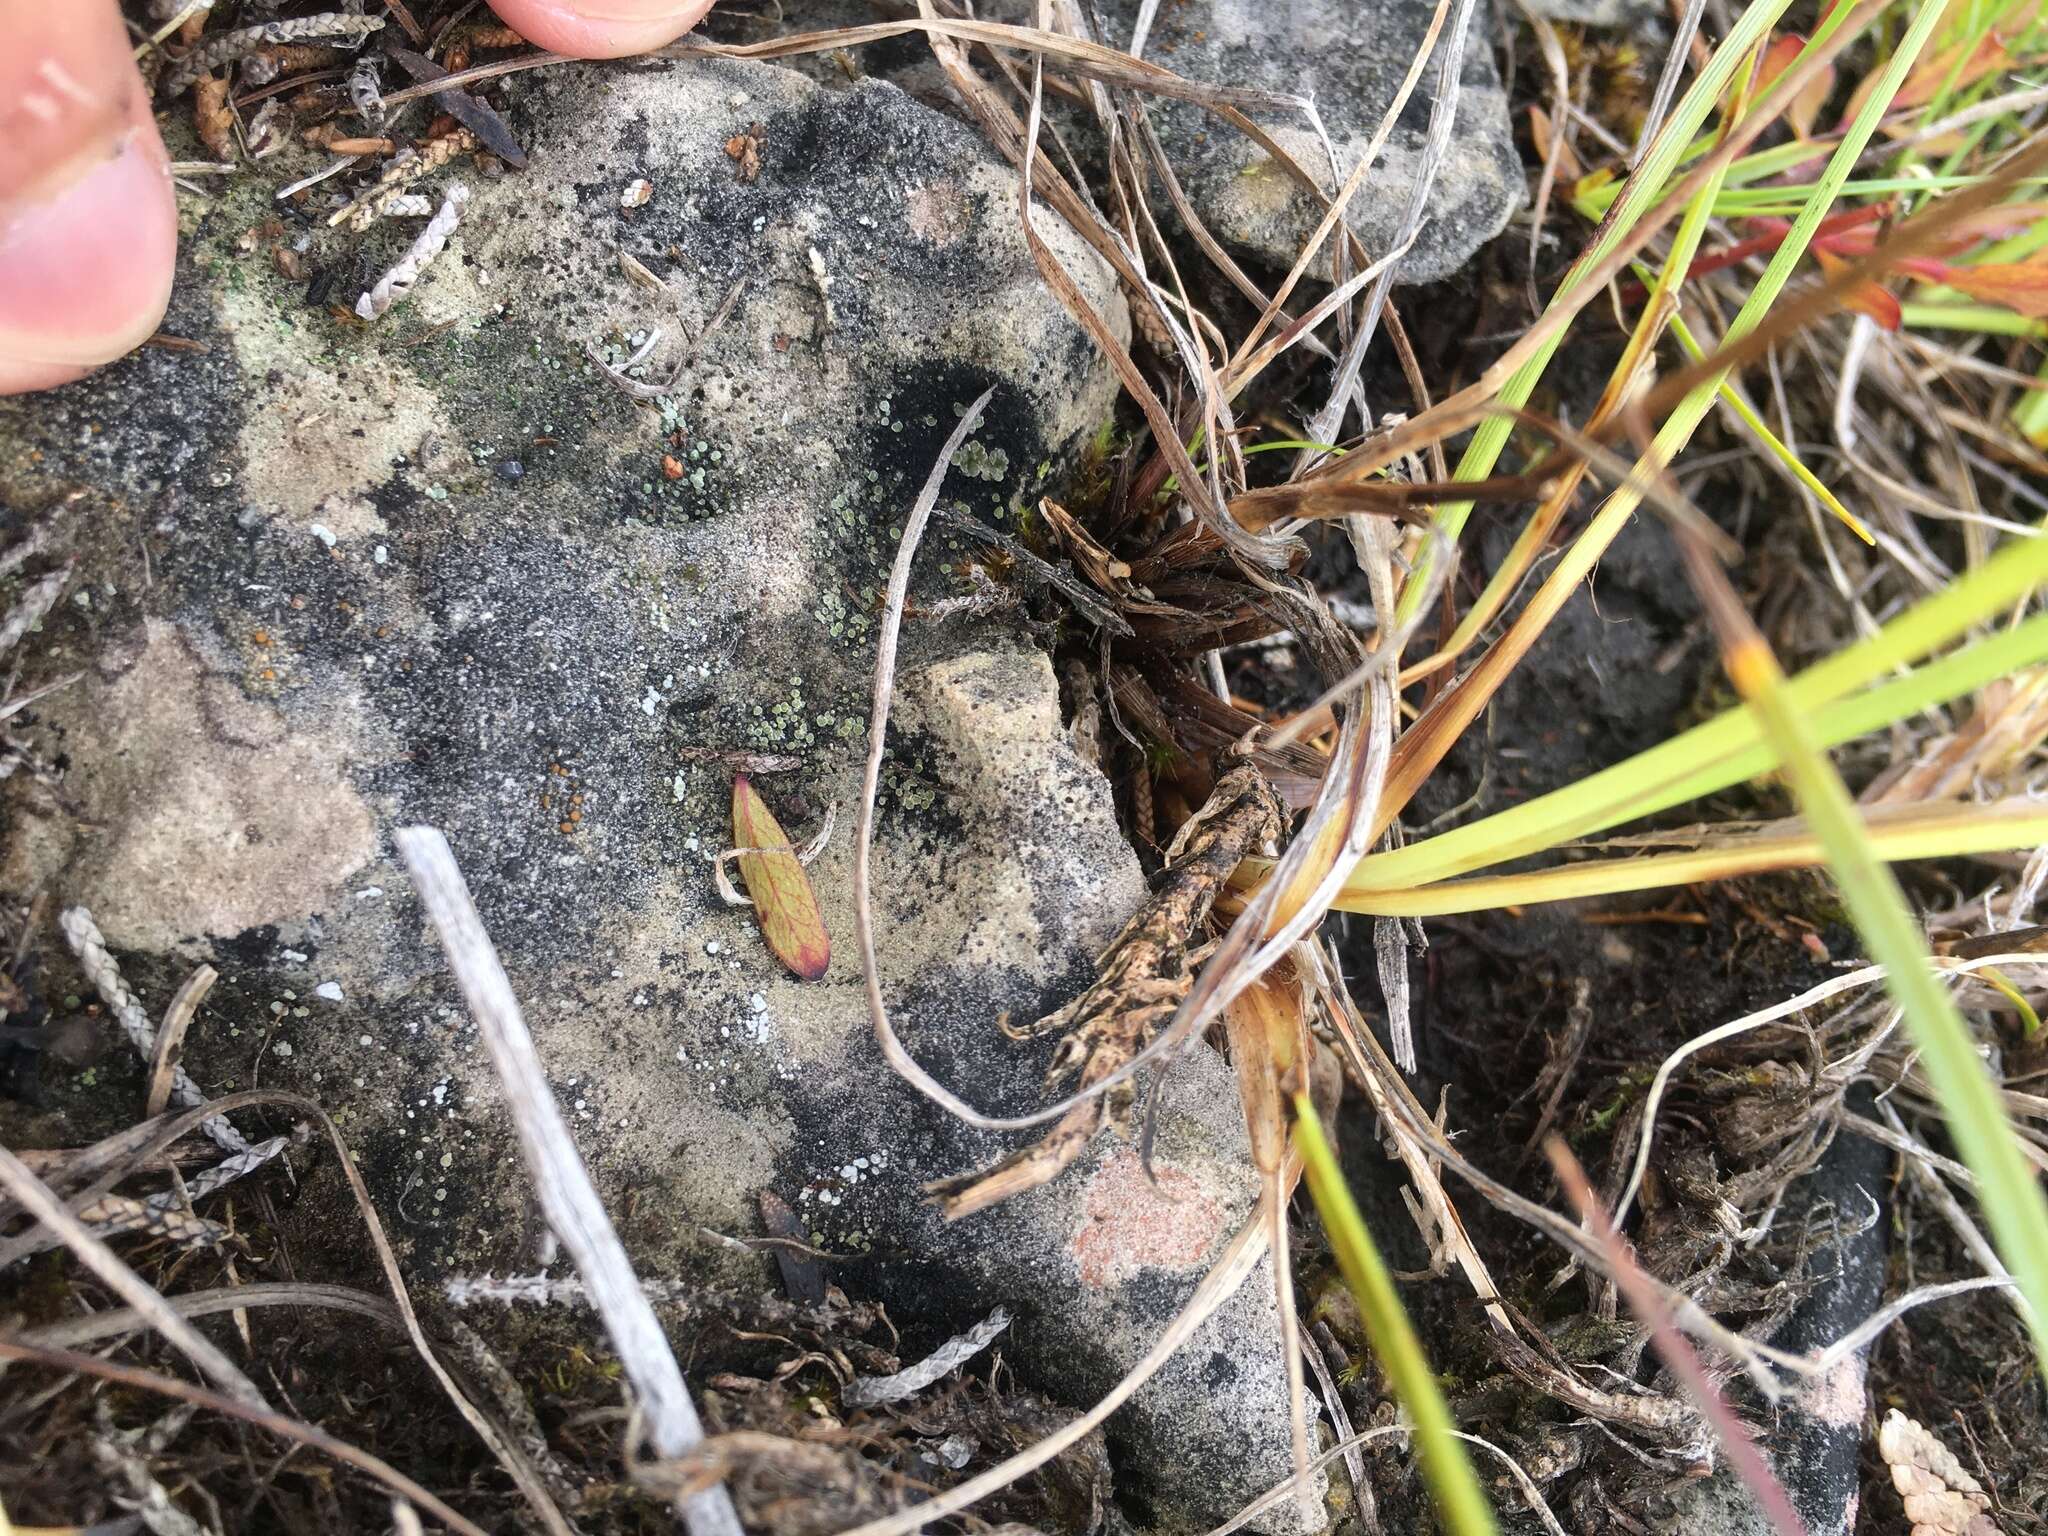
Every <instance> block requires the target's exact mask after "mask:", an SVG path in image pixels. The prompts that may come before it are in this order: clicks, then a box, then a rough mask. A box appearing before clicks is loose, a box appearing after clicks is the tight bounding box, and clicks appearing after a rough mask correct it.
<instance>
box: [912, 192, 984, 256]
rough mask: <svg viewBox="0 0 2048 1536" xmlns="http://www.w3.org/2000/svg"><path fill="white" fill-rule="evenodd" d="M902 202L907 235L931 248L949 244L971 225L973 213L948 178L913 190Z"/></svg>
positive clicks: (964, 232)
mask: <svg viewBox="0 0 2048 1536" xmlns="http://www.w3.org/2000/svg"><path fill="white" fill-rule="evenodd" d="M903 202H904V213H905V215H906V222H907V223H908V224H909V225H910V232H911V233H912V234H913V235H915V236H917V237H918V239H920V240H929V241H930V242H931V243H932V244H933V245H951V244H952V243H953V242H954V241H955V240H958V239H959V238H960V237H961V236H962V235H964V234H966V233H967V231H968V228H969V226H970V225H971V224H972V223H973V218H974V215H973V210H972V209H970V208H969V207H968V205H967V199H966V198H965V197H964V196H963V195H962V194H961V191H960V189H959V187H957V186H956V185H954V183H953V181H952V179H951V178H950V177H941V178H940V179H939V180H937V181H934V182H930V183H928V184H926V185H924V186H922V187H912V188H911V189H910V191H909V193H908V194H906V195H905V197H904V200H903Z"/></svg>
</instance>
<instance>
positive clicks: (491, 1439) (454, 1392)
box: [0, 1088, 576, 1536]
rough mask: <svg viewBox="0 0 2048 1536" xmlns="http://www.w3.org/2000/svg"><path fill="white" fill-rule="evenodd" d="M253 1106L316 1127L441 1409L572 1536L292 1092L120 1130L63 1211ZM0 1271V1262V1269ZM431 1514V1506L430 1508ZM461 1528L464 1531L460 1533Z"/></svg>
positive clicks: (218, 1103)
mask: <svg viewBox="0 0 2048 1536" xmlns="http://www.w3.org/2000/svg"><path fill="white" fill-rule="evenodd" d="M260 1104H269V1105H277V1106H281V1107H283V1108H285V1109H288V1110H291V1111H292V1112H294V1113H295V1114H298V1115H301V1116H303V1117H304V1118H305V1119H307V1120H309V1121H311V1122H313V1123H314V1124H316V1125H318V1126H319V1127H320V1129H321V1131H322V1132H323V1133H324V1134H325V1135H326V1137H327V1140H328V1143H329V1145H331V1146H332V1147H333V1148H334V1154H335V1159H336V1164H337V1166H338V1167H339V1168H340V1170H341V1175H342V1177H343V1178H344V1179H345V1180H347V1182H348V1187H349V1193H350V1194H351V1195H352V1196H353V1197H354V1198H355V1202H356V1208H357V1209H358V1210H359V1211H361V1212H362V1216H363V1226H364V1229H365V1231H366V1233H367V1235H368V1237H369V1240H370V1247H371V1250H372V1251H373V1252H374V1253H375V1254H376V1255H377V1264H378V1267H379V1269H380V1270H381V1271H382V1272H383V1275H384V1283H385V1284H386V1285H387V1286H388V1287H389V1288H390V1290H391V1300H392V1304H393V1305H394V1306H395V1307H396V1308H397V1309H398V1314H399V1317H400V1319H401V1320H402V1321H403V1322H404V1324H405V1331H406V1335H407V1337H408V1338H410V1339H411V1340H412V1346H413V1349H414V1350H415V1351H416V1352H417V1353H418V1354H419V1357H420V1359H421V1361H422V1362H424V1363H425V1365H426V1367H427V1369H428V1371H429V1372H431V1373H432V1375H433V1377H434V1380H435V1381H436V1382H437V1383H438V1384H439V1385H440V1388H441V1390H442V1391H443V1392H444V1393H445V1394H446V1395H447V1397H448V1400H449V1402H451V1403H452V1404H454V1406H455V1409H456V1411H457V1412H458V1413H460V1414H461V1415H462V1417H463V1420H464V1421H465V1422H466V1423H467V1424H468V1425H469V1426H470V1428H472V1429H473V1430H475V1431H476V1434H477V1438H478V1439H480V1440H482V1441H483V1443H484V1445H485V1446H486V1447H487V1448H488V1449H489V1450H490V1452H491V1453H492V1455H494V1456H495V1457H496V1458H497V1459H498V1461H499V1463H500V1464H501V1465H502V1466H503V1467H504V1468H505V1470H506V1472H507V1474H508V1475H509V1476H510V1477H511V1478H512V1481H513V1482H514V1483H516V1484H517V1485H518V1487H519V1491H520V1492H521V1493H522V1494H523V1495H525V1497H526V1500H527V1502H528V1504H530V1505H531V1506H532V1508H533V1510H534V1513H535V1514H536V1515H537V1516H538V1517H539V1518H540V1521H541V1524H542V1525H543V1526H544V1527H546V1529H547V1530H548V1532H549V1536H576V1533H575V1529H574V1527H572V1526H571V1525H570V1524H569V1522H568V1521H566V1520H564V1519H563V1518H562V1512H561V1511H560V1510H559V1509H557V1508H556V1507H555V1504H554V1500H553V1499H552V1498H551V1497H550V1496H549V1494H548V1492H547V1489H546V1487H545V1486H544V1485H543V1484H542V1482H541V1479H540V1477H539V1475H538V1474H537V1473H536V1472H535V1471H534V1468H533V1466H532V1463H531V1462H530V1461H528V1459H527V1458H526V1457H525V1456H524V1455H522V1454H521V1453H520V1452H519V1450H518V1449H517V1447H515V1446H514V1445H512V1444H511V1443H510V1442H509V1441H507V1440H506V1438H505V1437H504V1435H503V1434H501V1433H500V1432H499V1430H498V1428H497V1426H496V1425H494V1424H493V1423H492V1422H491V1421H490V1420H489V1419H488V1418H486V1417H485V1416H484V1415H483V1414H482V1413H481V1412H480V1411H479V1410H478V1409H477V1407H476V1405H475V1404H474V1403H472V1402H471V1401H470V1400H469V1399H468V1397H466V1396H465V1395H464V1394H463V1391H462V1389H461V1388H460V1387H459V1386H457V1385H456V1383H455V1378H454V1377H452V1376H450V1375H449V1374H448V1371H447V1368H446V1367H445V1366H443V1365H442V1364H441V1360H440V1357H439V1356H438V1355H436V1354H435V1353H434V1348H433V1346H432V1345H431V1344H430V1343H428V1341H427V1335H426V1332H425V1330H424V1329H422V1328H421V1327H420V1320H419V1316H418V1314H417V1313H415V1312H414V1311H413V1306H412V1299H411V1297H409V1296H408V1295H407V1294H406V1289H405V1277H404V1276H403V1275H402V1274H401V1273H400V1272H399V1268H398V1255H397V1254H396V1253H394V1252H393V1251H392V1248H391V1239H390V1238H389V1237H388V1236H386V1234H385V1231H384V1223H383V1221H382V1220H381V1219H380V1218H379V1217H378V1215H377V1207H376V1204H375V1202H373V1201H372V1200H371V1199H370V1190H369V1186H368V1185H366V1184H364V1182H363V1176H362V1173H361V1171H360V1170H359V1169H358V1168H357V1167H356V1160H355V1158H354V1157H353V1156H352V1155H351V1154H350V1152H349V1149H348V1143H347V1142H345V1141H343V1140H342V1136H341V1130H340V1128H339V1127H338V1126H336V1125H335V1123H334V1121H333V1120H332V1119H330V1118H329V1117H328V1114H327V1111H326V1110H324V1109H322V1108H321V1107H320V1106H319V1105H318V1104H316V1103H314V1102H313V1101H312V1100H311V1099H307V1098H302V1097H300V1096H299V1095H298V1094H295V1093H281V1092H278V1091H276V1090H274V1089H267V1088H251V1089H246V1090H244V1091H242V1092H240V1093H231V1094H225V1095H223V1096H222V1097H220V1098H219V1099H216V1100H214V1101H212V1102H211V1103H208V1104H203V1105H201V1106H200V1107H199V1108H196V1109H188V1110H186V1111H185V1112H184V1113H183V1114H178V1115H170V1116H166V1117H164V1118H162V1119H159V1120H152V1121H146V1122H144V1123H143V1124H141V1125H136V1126H131V1127H129V1128H128V1129H127V1130H125V1131H120V1132H117V1133H116V1134H114V1135H112V1136H109V1137H107V1138H106V1139H105V1140H104V1141H102V1142H99V1143H98V1144H96V1145H95V1146H93V1147H90V1148H88V1149H86V1151H85V1152H84V1153H81V1154H79V1155H78V1156H77V1157H75V1158H74V1159H73V1160H72V1163H71V1167H70V1168H69V1169H68V1170H67V1172H68V1174H69V1175H70V1176H71V1177H74V1178H85V1177H92V1178H93V1182H92V1183H91V1184H89V1185H88V1186H86V1187H85V1188H84V1189H82V1190H80V1191H78V1192H77V1193H75V1194H73V1195H72V1196H71V1197H70V1199H69V1206H70V1209H71V1210H72V1211H73V1212H74V1213H75V1212H77V1211H78V1210H79V1209H81V1208H82V1207H85V1206H88V1205H90V1204H91V1203H92V1202H93V1201H95V1200H97V1199H99V1198H100V1197H101V1196H103V1195H105V1194H106V1193H107V1191H109V1190H110V1189H112V1188H113V1187H114V1185H115V1184H117V1183H119V1182H120V1181H121V1180H122V1179H124V1178H126V1177H127V1176H128V1175H129V1174H130V1173H131V1172H132V1171H133V1170H134V1169H135V1168H137V1167H139V1166H144V1165H147V1164H148V1163H150V1162H151V1161H152V1160H154V1159H156V1158H157V1157H159V1156H160V1155H161V1154H162V1153H163V1152H164V1150H165V1149H166V1148H168V1147H169V1146H170V1145H171V1144H172V1143H173V1142H176V1141H178V1140H179V1139H180V1138H181V1137H184V1136H186V1135H189V1134H190V1133H191V1132H192V1131H194V1130H196V1129H199V1128H201V1127H202V1126H203V1125H204V1124H205V1123H206V1122H207V1121H208V1120H209V1119H210V1118H218V1117H220V1116H225V1115H228V1114H231V1113H233V1112H234V1111H235V1110H238V1109H244V1108H250V1107H254V1106H256V1105H260ZM6 1264H7V1259H6V1258H5V1257H0V1269H4V1268H5V1267H6ZM437 1507H439V1506H437ZM465 1528H466V1527H465Z"/></svg>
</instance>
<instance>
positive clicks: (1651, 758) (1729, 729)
mask: <svg viewBox="0 0 2048 1536" xmlns="http://www.w3.org/2000/svg"><path fill="white" fill-rule="evenodd" d="M2043 582H2048V539H2042V538H2036V539H2029V540H2024V541H2020V542H2016V543H2013V544H2009V545H2007V546H2006V547H2005V548H2003V549H2001V550H2000V551H1999V552H1998V553H1997V554H1995V555H1993V556H1992V557H1991V559H1989V560H1987V561H1986V562H1985V563H1984V564H1983V565H1982V566H1980V567H1978V568H1977V569H1976V570H1974V571H1971V572H1969V573H1967V574H1966V575H1964V576H1962V577H1960V578H1958V579H1957V580H1956V581H1954V582H1952V583H1951V584H1950V585H1948V586H1947V587H1944V588H1943V589H1942V590H1941V591H1940V592H1938V593H1936V594H1935V595H1933V596H1932V597H1929V598H1927V599H1925V600H1923V601H1922V602H1921V603H1919V604H1918V605H1917V606H1915V607H1914V608H1912V609H1909V610H1908V611H1907V612H1906V613H1903V614H1901V615H1900V616H1899V617H1898V618H1896V619H1893V620H1892V621H1891V622H1890V623H1889V624H1887V625H1885V626H1884V628H1883V629H1881V630H1880V631H1878V633H1877V634H1875V635H1873V636H1871V637H1870V638H1869V639H1867V640H1862V641H1859V642H1858V643H1857V644H1855V645H1852V646H1849V647H1848V648H1846V649H1844V650H1842V651H1839V652H1837V653H1836V654H1835V655H1833V656H1830V657H1828V658H1827V659H1826V660H1824V661H1821V662H1817V663H1816V664H1815V665H1813V666H1812V667H1809V668H1808V669H1807V670H1806V671H1805V672H1803V673H1801V674H1800V675H1799V676H1798V677H1797V678H1795V679H1793V680H1792V681H1791V682H1790V683H1789V684H1788V685H1787V690H1788V692H1789V693H1790V695H1791V696H1792V699H1793V701H1794V703H1795V705H1796V706H1797V707H1798V708H1799V709H1800V710H1801V711H1802V712H1803V713H1804V714H1806V715H1807V716H1808V717H1809V718H1810V719H1811V720H1812V722H1813V731H1814V734H1815V736H1816V737H1817V739H1819V740H1820V741H1821V742H1822V743H1823V744H1825V745H1827V746H1836V745H1839V744H1840V743H1842V742H1844V741H1849V740H1851V739H1853V738H1855V737H1857V736H1861V735H1863V734H1865V733H1867V732H1870V731H1874V730H1881V729H1883V728H1884V727H1886V726H1888V725H1891V724H1892V723H1894V722H1895V721H1898V720H1903V719H1906V718H1908V717H1909V716H1911V715H1914V714H1917V713H1918V712H1920V711H1921V710H1925V709H1931V708H1933V707H1935V706H1936V705H1939V704H1942V703H1946V702H1947V701H1949V700H1950V699H1955V698H1960V697H1962V696H1963V695H1965V694H1967V693H1969V692H1971V691H1973V690H1974V689H1976V688H1979V687H1982V686H1983V685H1984V684H1985V683H1988V682H1990V681H1992V680H1993V679H1995V678H1999V677H2004V676H2007V675H2008V674H2010V673H2012V672H2015V671H2017V670H2019V669H2020V668H2022V667H2027V666H2033V665H2039V664H2041V663H2043V662H2048V615H2037V616H2036V617H2034V618H2031V619H2028V620H2027V621H2026V622H2025V623H2022V624H2020V625H2017V626H2015V627H2013V628H2011V629H2002V630H1999V631H1997V632H1996V633H1994V634H1993V635H1991V636H1990V637H1989V638H1987V639H1984V640H1980V641H1977V642H1976V643H1975V644H1973V645H1969V646H1965V647H1964V648H1962V649H1961V650H1958V651H1956V652H1954V653H1953V654H1951V655H1948V656H1944V657H1942V658H1941V659H1940V660H1938V661H1934V662H1930V663H1928V664H1926V665H1925V666H1922V667H1919V668H1917V669H1916V670H1914V671H1912V672H1909V673H1907V674H1906V675H1905V676H1903V677H1892V676H1891V674H1893V673H1894V672H1896V671H1897V670H1898V669H1899V668H1901V667H1905V666H1908V665H1910V664H1911V663H1913V662H1915V661H1917V660H1918V659H1919V658H1921V657H1923V656H1926V655H1928V654H1929V653H1931V652H1933V651H1934V650H1936V649H1938V648H1939V647H1941V646H1943V645H1947V644H1948V643H1950V642H1951V641H1953V640H1954V639H1956V638H1957V637H1958V636H1960V635H1962V634H1964V633H1966V632H1967V631H1968V630H1969V629H1970V628H1971V627H1972V626H1973V625H1976V624H1979V623H1982V622H1983V621H1985V620H1986V619H1989V618H1990V617H1992V616H1993V615H1995V614H1999V613H2002V612H2004V611H2005V610H2007V609H2009V608H2010V607H2011V606H2012V605H2013V604H2014V603H2016V602H2018V601H2019V600H2020V599H2021V598H2023V597H2025V596H2026V595H2027V593H2029V592H2031V591H2032V590H2033V589H2034V588H2035V587H2037V586H2040V585H2041V584H2042V583H2043ZM1879 678H1889V679H1890V680H1889V681H1886V682H1883V683H1880V684H1878V686H1876V687H1871V686H1870V685H1871V684H1872V683H1873V682H1875V681H1876V680H1877V679H1879ZM1777 766H1778V758H1777V754H1776V752H1775V751H1774V750H1773V749H1772V748H1771V746H1770V744H1769V743H1768V742H1767V741H1766V740H1765V738H1764V735H1763V732H1762V730H1761V728H1760V726H1759V724H1758V722H1757V720H1756V718H1755V716H1754V715H1753V714H1752V713H1751V712H1750V711H1749V710H1747V709H1742V708H1737V709H1731V710H1729V711H1727V712H1726V713H1724V714H1721V715H1718V716H1716V717H1715V718H1714V719H1712V720H1709V721H1707V722H1705V723H1704V724H1702V725H1697V726H1695V727H1693V728H1692V729H1691V730H1689V731H1685V732H1683V733H1681V734H1680V735H1677V736H1674V737H1672V738H1671V740H1669V741H1667V742H1664V743H1662V744H1661V745H1658V746H1655V747H1652V748H1650V749H1649V750H1648V751H1646V752H1642V753H1638V754H1637V755H1636V756H1635V757H1633V758H1630V759H1629V760H1628V761H1626V762H1623V763H1617V764H1616V765H1615V766H1613V767H1612V768H1607V769H1603V770H1602V771H1600V772H1598V773H1595V774H1591V775H1589V776H1587V777H1586V778H1584V779H1581V780H1579V781H1578V782H1577V783H1575V784H1570V785H1567V786H1566V787H1564V788H1563V789H1559V790H1554V791H1552V792H1551V793H1550V794H1547V795H1543V796H1540V797H1538V798H1537V799H1535V800H1530V801H1527V802H1525V803H1524V804H1522V805H1518V806H1513V807H1510V808H1509V809H1507V810H1505V811H1499V812H1496V813H1495V814H1494V815H1491V816H1487V817H1483V818H1481V819H1480V820H1478V821H1476V822H1473V823H1471V824H1470V825H1468V826H1463V827H1458V828H1455V829H1453V830H1452V831H1449V832H1440V833H1438V834H1437V835H1436V836H1434V837H1427V838H1424V839H1422V840H1421V841H1419V842H1415V843H1411V844H1409V845H1408V846H1407V847H1405V848H1396V849H1391V850H1389V851H1387V852H1384V853H1374V854H1368V855H1367V856H1366V857H1365V858H1364V859H1362V860H1360V861H1359V864H1358V868H1357V869H1356V870H1355V871H1354V872H1353V874H1352V877H1351V879H1350V880H1349V881H1348V882H1347V890H1351V891H1365V890H1378V889H1393V888H1397V887H1406V886H1416V885H1424V884H1427V883H1429V882H1430V881H1433V880H1443V879H1448V878H1450V877H1451V876H1453V875H1462V874H1469V873H1470V872H1471V871H1473V870H1476V869H1484V868H1486V867H1487V866H1488V865H1491V864H1498V863H1503V862H1505V861H1507V860H1509V859H1517V858H1524V857H1527V856H1528V855H1529V854H1532V853H1541V852H1542V851H1543V850H1544V849H1546V848H1554V847H1556V846H1557V845H1558V844H1559V843H1563V842H1567V841H1570V840H1571V839H1573V838H1577V837H1585V836H1588V835H1590V834H1592V833H1595V832H1601V831H1605V830H1606V829H1607V828H1609V827H1613V826H1618V825H1620V824H1621V823H1623V822H1625V821H1633V820H1635V819H1637V818H1638V817H1642V816H1648V815H1651V814H1653V813H1655V812H1657V811H1661V810H1667V809H1669V808H1670V807H1672V806H1674V805H1682V804H1684V803H1685V802H1686V801H1688V800H1696V799H1698V798H1699V797H1700V796H1702V795H1710V794H1714V793H1716V792H1717V791H1719V790H1723V789H1726V788H1728V787H1729V786H1730V785H1734V784H1740V783H1742V782H1744V781H1745V780H1747V779H1752V778H1754V777H1756V776H1757V775H1758V774H1760V773H1768V772H1769V771H1771V770H1772V769H1774V768H1776V767H1777Z"/></svg>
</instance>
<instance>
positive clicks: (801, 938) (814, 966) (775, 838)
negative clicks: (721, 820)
mask: <svg viewBox="0 0 2048 1536" xmlns="http://www.w3.org/2000/svg"><path fill="white" fill-rule="evenodd" d="M732 837H733V846H734V847H736V848H755V849H760V850H761V851H760V852H758V853H742V854H741V855H740V856H739V866H740V878H741V879H743V880H745V881H746V882H747V895H749V896H750V897H752V898H753V902H754V915H755V917H756V918H758V919H759V920H760V923H761V937H762V938H763V939H765V940H766V941H767V943H768V947H769V948H770V949H771V950H773V951H774V952H775V957H776V958H777V959H778V960H780V961H781V962H782V963H783V964H784V965H786V966H788V967H789V968H790V969H791V970H792V971H794V972H796V974H797V975H799V976H801V977H802V978H803V979H804V980H805V981H818V980H821V979H822V978H823V977H824V975H825V969H826V967H827V966H829V965H830V964H831V963H832V940H831V938H830V936H829V935H828V934H827V933H826V932H825V914H824V913H823V912H821V911H819V910H818V893H817V892H816V891H814V890H812V889H811V877H810V876H809V875H808V874H806V873H805V872H804V867H803V864H802V863H801V862H800V861H799V860H798V858H797V856H796V851H795V849H793V848H792V847H791V846H790V842H789V837H788V835H787V834H785V833H784V832H783V830H782V825H781V823H780V822H778V821H776V819H775V816H774V814H773V813H772V812H771V811H770V810H769V809H768V807H767V805H766V804H765V803H764V802H763V801H762V799H761V797H760V795H759V794H758V793H756V791H755V789H754V786H753V784H752V783H751V782H750V781H749V780H748V778H747V776H746V775H745V774H740V775H739V776H738V777H736V778H735V779H734V780H733V781H732Z"/></svg>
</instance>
